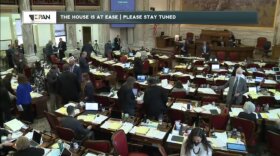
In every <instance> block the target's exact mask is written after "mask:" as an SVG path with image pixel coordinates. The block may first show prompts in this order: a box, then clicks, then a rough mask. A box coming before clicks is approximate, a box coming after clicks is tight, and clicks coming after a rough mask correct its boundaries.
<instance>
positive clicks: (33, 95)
mask: <svg viewBox="0 0 280 156" xmlns="http://www.w3.org/2000/svg"><path fill="white" fill-rule="evenodd" d="M30 95H31V98H38V97H41V96H43V95H42V94H39V93H36V92H31V93H30Z"/></svg>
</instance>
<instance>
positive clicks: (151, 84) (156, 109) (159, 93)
mask: <svg viewBox="0 0 280 156" xmlns="http://www.w3.org/2000/svg"><path fill="white" fill-rule="evenodd" d="M167 100H168V95H167V92H166V91H165V90H164V89H163V88H162V87H161V86H158V85H157V79H156V78H153V77H150V78H149V79H148V87H147V88H146V90H145V93H144V109H145V111H146V114H147V116H148V118H152V119H158V118H159V117H160V116H161V115H163V114H164V113H166V109H167V107H166V102H167Z"/></svg>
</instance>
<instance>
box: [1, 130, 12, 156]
mask: <svg viewBox="0 0 280 156" xmlns="http://www.w3.org/2000/svg"><path fill="white" fill-rule="evenodd" d="M9 135H11V134H9V132H8V131H7V130H5V129H2V128H0V138H2V137H3V136H7V137H10V136H9ZM12 146H13V143H12V142H9V141H4V142H1V143H0V155H7V154H8V152H9V151H14V150H15V149H14V148H13V147H12Z"/></svg>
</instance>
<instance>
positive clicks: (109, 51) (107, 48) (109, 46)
mask: <svg viewBox="0 0 280 156" xmlns="http://www.w3.org/2000/svg"><path fill="white" fill-rule="evenodd" d="M104 49H105V57H107V58H108V59H112V52H113V47H112V44H111V41H110V40H108V42H107V43H106V44H105V46H104Z"/></svg>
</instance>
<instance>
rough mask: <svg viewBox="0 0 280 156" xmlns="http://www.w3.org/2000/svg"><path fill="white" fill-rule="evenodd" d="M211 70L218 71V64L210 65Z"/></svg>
mask: <svg viewBox="0 0 280 156" xmlns="http://www.w3.org/2000/svg"><path fill="white" fill-rule="evenodd" d="M211 68H212V70H220V65H219V64H212V65H211Z"/></svg>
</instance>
